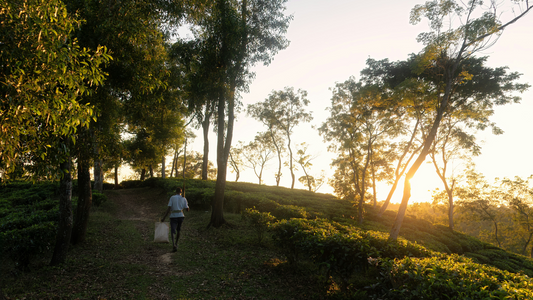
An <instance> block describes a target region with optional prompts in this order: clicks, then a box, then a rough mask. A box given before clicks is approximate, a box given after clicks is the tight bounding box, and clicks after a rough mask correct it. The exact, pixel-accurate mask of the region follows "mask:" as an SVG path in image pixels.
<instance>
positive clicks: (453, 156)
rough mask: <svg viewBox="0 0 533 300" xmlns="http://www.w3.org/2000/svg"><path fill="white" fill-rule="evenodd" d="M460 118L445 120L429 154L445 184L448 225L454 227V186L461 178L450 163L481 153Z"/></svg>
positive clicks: (451, 228)
mask: <svg viewBox="0 0 533 300" xmlns="http://www.w3.org/2000/svg"><path fill="white" fill-rule="evenodd" d="M459 122H460V120H457V119H455V120H451V119H450V118H447V119H445V120H443V122H442V123H443V124H442V125H441V126H440V128H439V132H438V133H437V135H436V136H435V141H434V142H433V144H434V146H433V148H432V149H431V151H430V152H429V156H430V158H431V161H432V162H433V165H434V167H435V171H436V172H437V175H438V176H439V178H440V180H441V181H442V183H443V185H444V191H445V192H446V196H447V199H446V201H445V204H446V205H447V207H448V227H449V228H450V230H453V229H454V226H453V214H454V188H455V185H456V183H457V181H458V180H459V178H457V175H456V174H454V173H453V171H454V170H451V171H452V173H451V174H450V173H449V172H448V171H449V167H450V163H453V162H454V161H457V160H466V159H467V158H468V157H469V155H472V156H476V155H478V154H479V153H480V147H479V146H478V145H477V144H476V139H475V136H474V135H473V134H468V133H467V132H466V131H465V130H464V129H463V128H461V127H459V125H458V123H459Z"/></svg>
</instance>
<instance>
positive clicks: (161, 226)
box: [154, 222, 168, 243]
mask: <svg viewBox="0 0 533 300" xmlns="http://www.w3.org/2000/svg"><path fill="white" fill-rule="evenodd" d="M154 243H168V224H167V223H163V222H155V235H154Z"/></svg>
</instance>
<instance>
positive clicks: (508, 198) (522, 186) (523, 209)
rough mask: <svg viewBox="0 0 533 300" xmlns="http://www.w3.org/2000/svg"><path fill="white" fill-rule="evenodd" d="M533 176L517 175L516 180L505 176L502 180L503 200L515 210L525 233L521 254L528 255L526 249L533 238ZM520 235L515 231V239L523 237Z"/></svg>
mask: <svg viewBox="0 0 533 300" xmlns="http://www.w3.org/2000/svg"><path fill="white" fill-rule="evenodd" d="M532 178H533V176H530V177H528V178H527V179H525V180H524V179H522V178H520V177H518V176H517V177H515V179H514V180H511V179H508V178H504V179H503V180H501V195H502V198H503V201H505V203H507V205H508V206H509V207H510V208H512V209H513V210H514V212H515V216H514V217H515V220H516V221H517V223H518V224H519V226H520V227H521V229H522V230H521V231H522V232H523V233H524V236H525V238H524V239H523V240H524V241H523V247H522V251H521V254H522V255H527V254H526V251H527V248H528V246H529V245H530V244H531V241H532V239H533V207H532V206H533V189H532V188H531V183H530V180H531V179H532ZM517 235H520V232H519V231H518V230H517V231H515V240H519V239H522V238H516V236H517ZM529 255H530V257H533V247H532V248H531V251H530V253H529Z"/></svg>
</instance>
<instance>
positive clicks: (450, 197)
mask: <svg viewBox="0 0 533 300" xmlns="http://www.w3.org/2000/svg"><path fill="white" fill-rule="evenodd" d="M446 193H447V194H448V227H449V228H450V230H453V209H454V204H453V185H452V189H447V190H446Z"/></svg>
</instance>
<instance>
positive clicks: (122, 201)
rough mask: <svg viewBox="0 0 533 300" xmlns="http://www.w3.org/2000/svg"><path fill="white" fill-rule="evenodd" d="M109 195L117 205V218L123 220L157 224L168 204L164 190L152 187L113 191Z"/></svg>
mask: <svg viewBox="0 0 533 300" xmlns="http://www.w3.org/2000/svg"><path fill="white" fill-rule="evenodd" d="M107 195H108V197H109V198H110V199H111V200H112V201H113V202H114V203H115V204H116V206H117V218H119V219H121V220H137V221H154V222H155V221H157V220H158V219H159V218H160V217H162V215H163V213H164V212H165V209H166V208H167V204H168V196H167V195H166V193H165V192H164V190H162V189H156V188H150V187H145V188H136V189H124V190H118V191H112V192H109V193H108V194H107Z"/></svg>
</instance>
